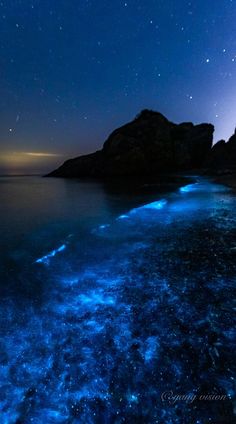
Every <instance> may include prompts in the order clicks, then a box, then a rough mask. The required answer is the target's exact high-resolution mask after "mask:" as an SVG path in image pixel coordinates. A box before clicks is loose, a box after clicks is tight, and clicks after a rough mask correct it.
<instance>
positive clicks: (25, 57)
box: [0, 0, 236, 174]
mask: <svg viewBox="0 0 236 424" xmlns="http://www.w3.org/2000/svg"><path fill="white" fill-rule="evenodd" d="M235 22H236V1H235V0H214V1H212V0H195V1H185V0H135V1H134V0H127V1H117V0H113V1H108V0H99V1H98V0H96V1H95V0H87V1H86V0H83V1H82V0H50V1H43V0H32V1H29V0H1V1H0V91H1V95H0V173H2V174H4V173H22V172H46V171H49V170H51V169H53V168H54V167H55V166H56V165H58V164H60V163H61V162H62V161H64V160H65V159H67V158H70V157H73V156H77V155H80V154H83V153H88V152H91V151H94V150H96V149H98V148H100V147H101V145H102V143H103V142H104V141H105V139H106V137H107V136H108V135H109V133H110V132H111V131H112V130H113V129H114V128H116V127H117V126H120V125H122V124H123V123H126V122H127V121H129V120H131V119H133V117H134V116H135V115H136V114H137V113H138V112H139V111H140V110H141V109H144V108H152V109H155V110H158V111H160V112H162V113H163V114H164V115H166V117H167V118H168V119H170V120H172V121H174V122H181V121H193V122H194V123H200V122H211V123H213V124H214V125H215V128H216V131H215V141H217V140H219V139H220V138H225V139H227V138H229V136H230V135H231V134H232V133H233V131H234V128H235V125H236V116H235V115H236V114H235V110H236V73H235V69H236V68H235V67H236V25H235Z"/></svg>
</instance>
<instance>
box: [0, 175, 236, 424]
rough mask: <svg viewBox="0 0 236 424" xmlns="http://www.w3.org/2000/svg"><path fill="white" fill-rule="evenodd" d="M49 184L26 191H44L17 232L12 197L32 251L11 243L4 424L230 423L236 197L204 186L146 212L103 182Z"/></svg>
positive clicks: (152, 203) (162, 198)
mask: <svg viewBox="0 0 236 424" xmlns="http://www.w3.org/2000/svg"><path fill="white" fill-rule="evenodd" d="M51 181H52V183H50V184H52V186H53V189H52V186H51V189H50V188H48V187H47V184H45V180H42V181H38V180H35V181H34V182H33V183H32V185H33V187H31V188H29V187H28V189H27V188H26V187H25V194H26V197H27V196H28V194H27V193H28V190H29V192H31V195H32V196H33V198H34V197H35V196H34V194H32V193H35V192H37V195H38V193H39V192H42V194H43V193H44V196H45V197H44V196H43V199H42V200H41V202H40V200H38V203H37V207H38V208H39V211H38V215H37V213H36V212H35V211H34V212H32V214H31V212H30V211H29V212H28V213H27V219H25V220H24V219H23V225H25V227H24V234H23V235H22V236H21V235H20V231H19V227H18V225H19V226H20V220H19V223H17V222H16V221H15V220H14V219H13V217H14V213H13V212H11V208H13V207H14V208H15V207H16V205H17V202H19V198H18V199H10V197H11V195H10V194H7V193H8V189H5V190H6V191H5V197H6V196H7V195H8V196H9V202H10V206H9V203H8V206H7V208H8V212H9V214H8V219H13V221H14V224H13V228H11V231H13V229H14V231H15V232H16V233H17V238H18V240H19V239H20V240H23V241H24V245H23V246H22V245H19V244H18V243H19V241H18V243H15V244H14V242H12V238H11V237H12V236H11V235H10V236H9V235H8V233H7V234H5V235H4V237H5V240H7V241H8V244H7V246H12V250H11V251H7V252H5V262H4V263H6V262H7V263H8V264H10V265H9V268H8V265H7V266H6V265H5V268H4V274H3V275H4V278H6V280H7V281H8V285H9V287H11V290H9V291H6V292H4V297H3V298H2V299H3V300H2V302H1V308H0V314H1V321H0V323H1V339H0V384H1V392H0V410H1V420H2V421H1V422H3V423H26V424H28V423H32V422H33V423H38V424H39V423H40V424H41V423H42V422H45V423H47V424H50V423H66V424H69V423H70V424H75V423H76V424H77V423H84V424H88V423H91V424H92V423H99V424H100V423H102V424H103V423H107V424H110V423H111V424H113V423H117V424H118V423H148V424H149V423H150V424H152V423H161V424H173V423H176V424H182V423H186V424H189V423H199V424H200V423H202V424H205V423H208V422H209V423H214V424H215V423H231V422H233V410H232V397H233V395H234V370H233V368H234V363H233V341H234V336H235V334H234V330H233V322H232V313H231V312H232V294H233V286H234V282H235V277H236V265H235V253H234V252H235V247H236V246H235V244H234V243H235V235H236V215H235V212H234V211H235V207H236V198H235V197H234V196H233V194H232V193H231V192H230V191H228V190H227V189H226V188H224V187H221V186H218V185H215V184H212V183H210V182H208V181H205V180H199V181H198V182H197V183H196V184H186V185H185V186H183V187H182V188H180V189H178V190H175V191H173V192H172V193H169V194H164V193H160V195H159V198H158V195H156V197H154V195H152V194H150V193H149V194H148V196H145V193H141V194H140V196H139V199H138V200H139V202H138V203H139V204H138V203H137V202H135V201H132V202H131V201H130V200H129V199H130V196H129V195H127V198H124V197H123V196H122V194H121V193H120V192H119V190H118V191H117V190H115V193H114V192H111V191H110V190H106V189H104V187H103V186H102V185H99V184H98V185H96V184H94V185H90V184H91V183H90V184H89V183H88V185H87V186H86V189H87V191H86V192H85V190H84V187H85V186H84V185H83V184H86V183H83V184H78V183H77V184H76V183H73V182H57V180H56V181H55V180H51ZM25 183H26V182H25ZM50 184H49V185H50ZM63 187H64V188H63ZM71 187H72V188H71ZM22 190H23V192H24V189H22ZM63 190H64V191H63ZM22 195H23V194H22V192H21V196H22ZM19 197H20V194H19ZM26 197H25V198H24V199H25V202H26V203H25V205H24V204H23V205H22V204H21V206H19V208H22V210H19V214H21V213H22V214H23V212H24V214H25V213H26V211H27V208H26V207H25V206H27V202H28V201H29V199H30V195H29V197H28V200H26ZM49 197H50V208H51V209H50V212H48V201H49ZM148 198H149V199H150V200H149V201H148ZM61 203H63V204H61ZM5 207H6V206H5ZM31 207H32V208H34V205H32V206H31ZM44 207H45V208H46V210H45V211H44ZM58 207H60V208H61V209H60V210H58ZM31 211H32V210H31ZM11 213H12V215H11ZM5 219H7V217H5ZM27 221H28V222H27ZM67 221H69V222H67ZM24 222H25V224H24ZM8 223H9V221H8ZM14 225H15V228H14ZM29 229H30V230H31V233H30V234H29ZM11 231H10V229H9V233H11ZM6 250H7V249H6ZM11 267H12V268H11ZM3 284H4V280H1V285H3ZM166 392H167V393H172V392H173V394H182V395H189V396H190V395H192V396H193V395H196V400H195V401H194V402H187V401H182V402H180V401H179V402H171V401H168V396H167V398H166V397H165V396H164V397H163V393H166ZM201 394H221V395H224V396H225V398H224V400H222V401H211V402H210V401H201V400H199V396H200V395H201Z"/></svg>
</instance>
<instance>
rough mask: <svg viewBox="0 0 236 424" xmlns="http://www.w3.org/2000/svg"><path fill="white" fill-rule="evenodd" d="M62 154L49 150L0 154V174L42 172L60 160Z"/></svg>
mask: <svg viewBox="0 0 236 424" xmlns="http://www.w3.org/2000/svg"><path fill="white" fill-rule="evenodd" d="M62 157H63V155H61V154H59V153H51V152H9V151H4V152H2V153H1V156H0V174H18V173H19V174H22V173H28V172H29V173H41V172H42V173H44V172H47V171H50V170H51V169H53V168H54V166H57V165H59V164H60V162H61V161H62Z"/></svg>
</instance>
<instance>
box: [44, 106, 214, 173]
mask: <svg viewBox="0 0 236 424" xmlns="http://www.w3.org/2000/svg"><path fill="white" fill-rule="evenodd" d="M213 132H214V127H213V125H211V124H201V125H193V124H192V123H188V122H187V123H182V124H179V125H177V124H174V123H172V122H170V121H168V119H166V118H165V117H164V116H163V115H162V114H161V113H158V112H153V111H150V110H144V111H142V112H141V113H140V114H139V115H138V116H137V117H136V118H135V119H134V120H133V121H132V122H130V123H128V124H126V125H124V126H122V127H121V128H118V129H116V130H115V131H114V132H113V133H112V134H111V135H110V136H109V137H108V139H107V140H106V141H105V143H104V145H103V148H102V150H100V151H97V152H95V153H92V154H90V155H86V156H80V157H78V158H75V159H71V160H68V161H66V162H65V163H64V164H63V165H62V166H61V167H60V168H58V169H57V170H55V171H53V172H52V173H51V174H49V176H53V177H71V178H72V177H107V176H126V175H155V174H160V173H163V172H170V171H180V170H187V169H193V168H200V167H201V166H202V165H203V163H204V161H205V159H206V157H207V155H209V152H210V149H211V146H212V140H213Z"/></svg>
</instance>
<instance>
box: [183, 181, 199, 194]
mask: <svg viewBox="0 0 236 424" xmlns="http://www.w3.org/2000/svg"><path fill="white" fill-rule="evenodd" d="M197 189H198V183H194V184H188V185H186V186H184V187H180V189H179V190H180V192H181V193H190V192H191V191H194V190H197Z"/></svg>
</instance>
